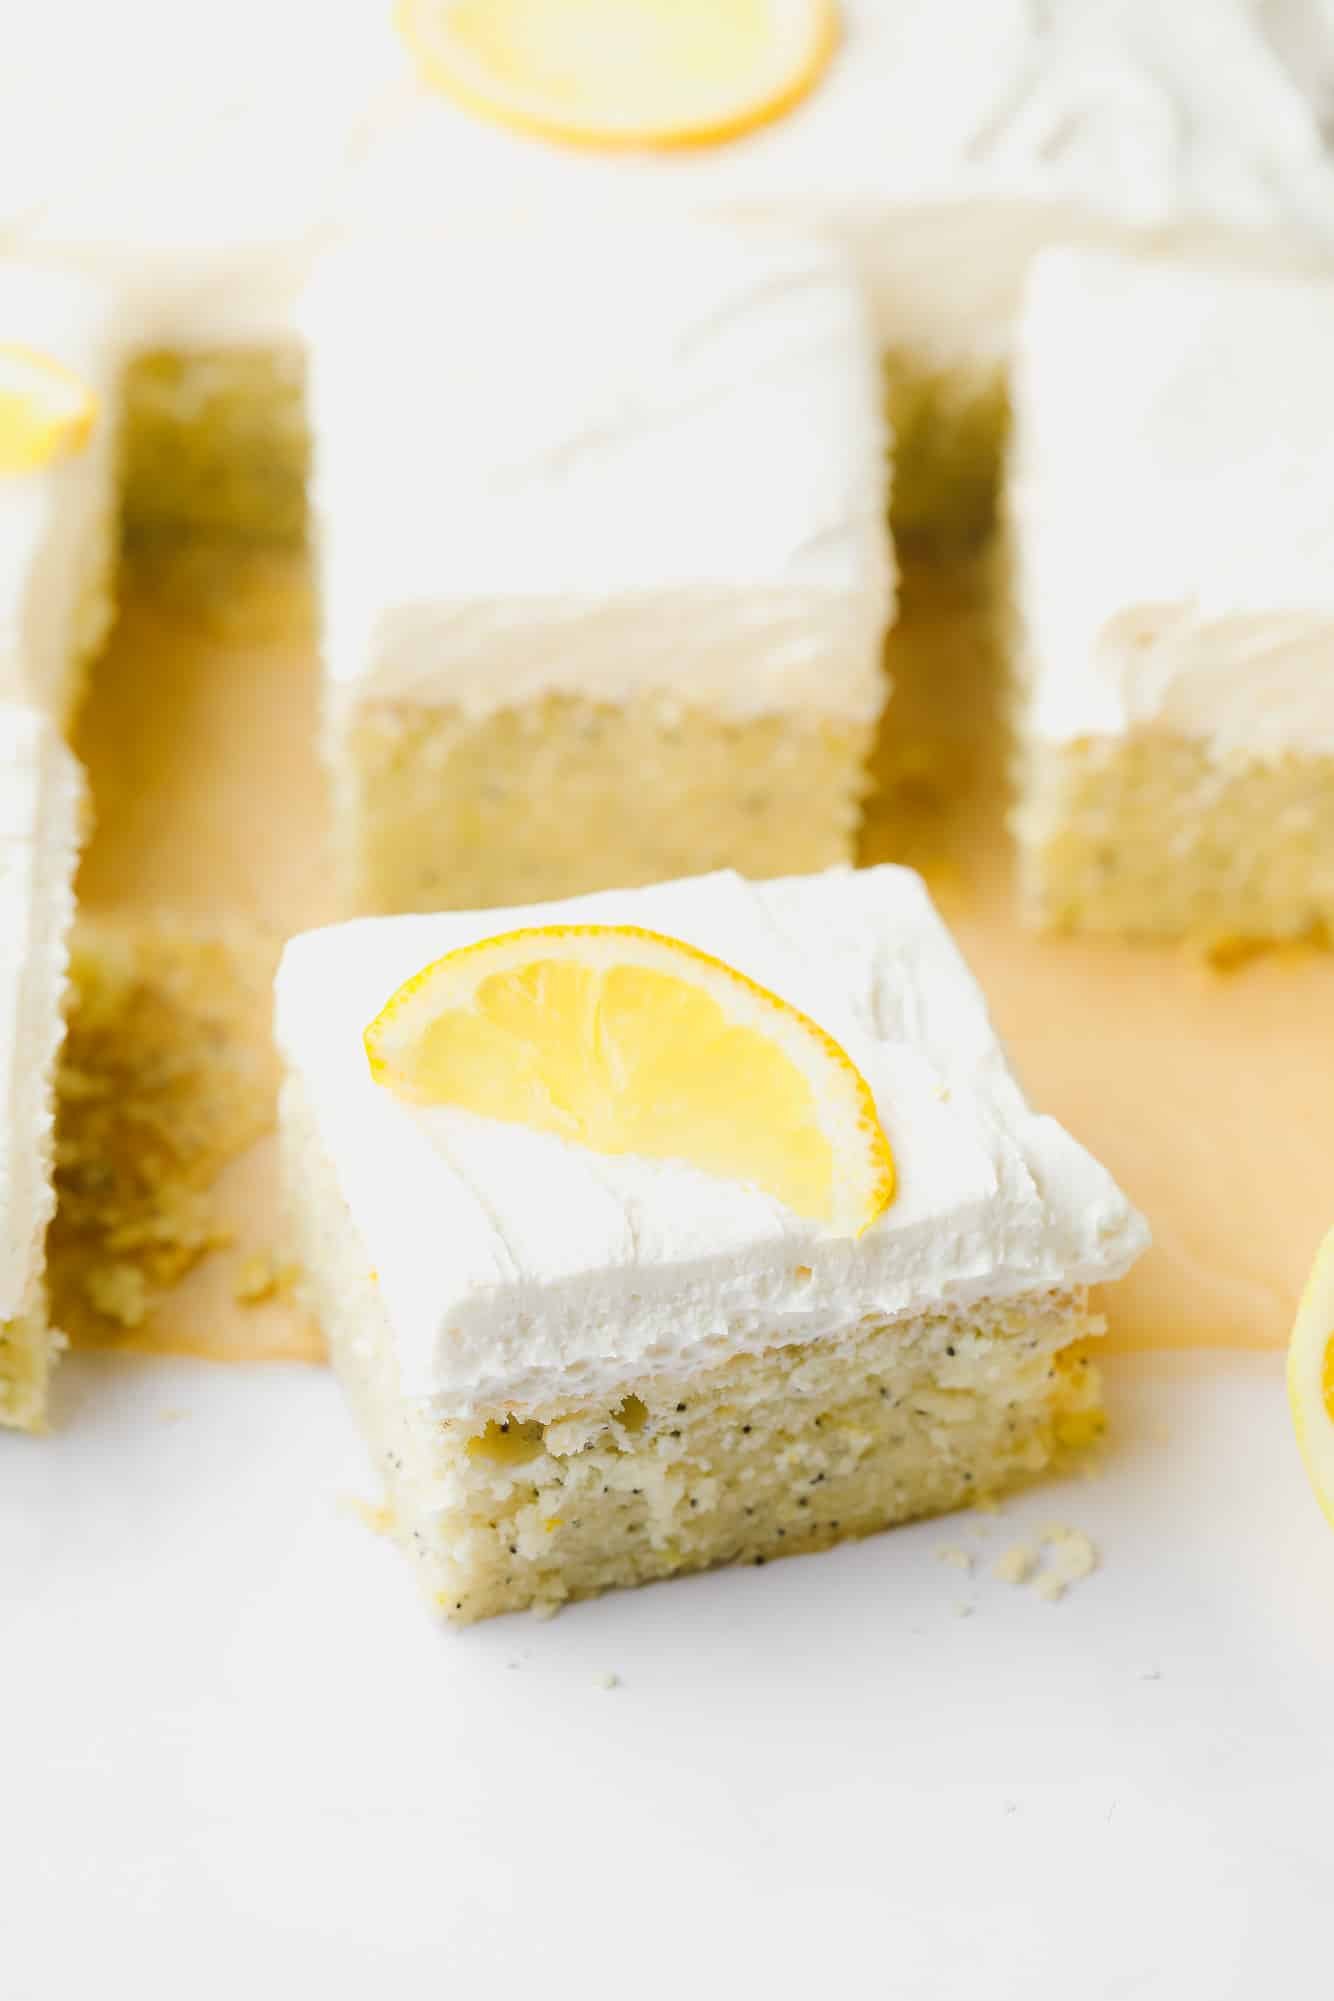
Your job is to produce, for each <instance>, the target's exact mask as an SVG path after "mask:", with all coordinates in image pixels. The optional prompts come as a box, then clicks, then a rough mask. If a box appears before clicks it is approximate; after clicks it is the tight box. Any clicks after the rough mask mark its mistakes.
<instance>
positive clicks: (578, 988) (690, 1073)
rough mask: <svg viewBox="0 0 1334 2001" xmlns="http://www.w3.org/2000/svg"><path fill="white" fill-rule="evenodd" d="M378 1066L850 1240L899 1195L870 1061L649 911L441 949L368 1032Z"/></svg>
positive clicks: (426, 1099)
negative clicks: (689, 1173) (754, 1197)
mask: <svg viewBox="0 0 1334 2001" xmlns="http://www.w3.org/2000/svg"><path fill="white" fill-rule="evenodd" d="M366 1053H367V1055H368V1057H369V1058H370V1065H371V1074H372V1076H373V1077H375V1079H376V1080H377V1082H379V1083H381V1084H383V1085H384V1086H386V1088H387V1089H389V1090H390V1091H392V1092H393V1093H394V1095H395V1096H397V1097H399V1098H402V1099H404V1100H405V1101H407V1102H408V1103H411V1104H415V1105H448V1106H451V1107H455V1108H457V1109H459V1110H464V1111H469V1112H474V1113H477V1114H479V1115H480V1116H482V1117H483V1118H488V1119H499V1120H503V1121H505V1122H507V1123H510V1124H514V1125H522V1126H527V1127H529V1128H530V1129H531V1130H533V1131H534V1132H541V1133H553V1134H556V1135H557V1136H558V1137H560V1138H562V1139H565V1140H569V1141H572V1142H574V1143H575V1144H576V1145H579V1146H585V1147H589V1148H591V1149H592V1150H593V1151H594V1152H596V1153H602V1154H637V1155H641V1156H644V1157H647V1158H650V1159H658V1160H680V1161H688V1162H689V1163H690V1164H691V1165H692V1166H695V1167H698V1168H701V1169H703V1170H704V1171H705V1172H706V1173H709V1174H714V1175H720V1176H724V1177H726V1178H727V1179H729V1180H733V1181H740V1182H745V1183H747V1184H749V1185H751V1186H754V1187H757V1188H761V1189H763V1190H765V1191H766V1192H767V1193H768V1194H770V1195H775V1196H777V1197H778V1199H779V1200H780V1201H782V1202H784V1203H786V1204H787V1206H788V1207H789V1208H790V1209H793V1210H795V1211H796V1212H797V1214H798V1215H800V1216H804V1217H807V1218H809V1219H811V1220H812V1221H815V1222H819V1223H822V1224H825V1225H826V1226H827V1227H828V1228H829V1230H830V1231H831V1232H833V1233H834V1234H837V1235H839V1236H859V1235H860V1234H861V1232H862V1231H863V1230H865V1229H866V1228H867V1226H868V1224H870V1223H873V1222H874V1221H875V1219H876V1217H877V1216H878V1215H879V1214H880V1213H881V1211H882V1210H883V1209H884V1208H885V1207H886V1206H887V1204H888V1203H889V1201H890V1199H891V1198H892V1196H893V1194H894V1158H893V1155H892V1154H891V1152H890V1149H889V1142H888V1140H887V1139H886V1138H885V1135H884V1132H883V1130H882V1128H881V1125H880V1119H879V1116H878V1114H877V1112H876V1106H875V1099H874V1098H873V1096H872V1094H871V1089H870V1086H869V1085H868V1084H867V1082H866V1080H865V1078H864V1077H863V1076H862V1075H861V1072H860V1071H859V1070H858V1069H857V1068H856V1066H855V1065H854V1064H853V1063H852V1061H851V1060H850V1058H849V1057H848V1056H847V1054H846V1053H845V1052H844V1050H843V1049H841V1048H840V1047H839V1045H838V1043H837V1042H835V1041H834V1039H833V1037H832V1036H830V1035H827V1034H826V1033H825V1031H824V1030H823V1029H822V1028H820V1027H818V1026H817V1025H816V1023H815V1022H813V1021H811V1020H810V1019H809V1018H808V1017H807V1016H806V1015H804V1014H801V1013H799V1012H798V1011H797V1009H796V1008H794V1007H791V1006H789V1005H788V1003H787V1002H786V1001H783V1000H780V999H779V998H778V996H777V995H776V994H771V993H769V992H768V991H767V990H766V989H765V988H764V987H761V986H757V985H756V983H755V982H754V981H753V980H749V979H747V978H746V977H745V975H744V974H742V973H738V972H736V971H735V970H734V969H733V968H732V967H731V966H727V965H724V964H723V962H722V961H721V960H720V959H713V958H710V957H709V956H708V955H707V954H706V953H704V952H697V951H696V950H695V949H694V948H693V947H692V946H690V945H683V944H682V943H681V942H680V941H679V940H678V939H675V938H665V937H662V936H660V935H659V934H658V933H657V932H654V931H642V930H640V929H639V928H638V927H637V926H633V925H626V926H622V925H600V924H588V925H583V924H580V925H569V926H565V925H561V926H555V927H552V928H539V929H534V930H525V931H511V932H507V933H506V934H505V935H504V936H502V937H499V938H487V939H485V940H483V941H482V943H480V944H477V945H468V946H465V947H464V948H463V949H462V950H461V951H458V952H450V953H448V954H447V955H446V956H445V957H444V958H443V959H437V960H436V961H435V962H434V964H432V965H429V966H427V967H426V968H425V969H424V971H422V972H420V973H417V974H415V975H414V977H413V978H412V979H410V980H408V981H406V982H405V983H404V985H403V986H401V987H400V988H399V989H398V991H397V993H395V994H394V995H393V996H392V998H391V999H390V1000H389V1001H388V1003H387V1004H386V1006H385V1007H384V1008H383V1009H382V1011H381V1012H380V1014H378V1015H377V1016H376V1018H375V1020H374V1021H373V1022H372V1023H371V1025H370V1027H369V1028H368V1029H367V1030H366Z"/></svg>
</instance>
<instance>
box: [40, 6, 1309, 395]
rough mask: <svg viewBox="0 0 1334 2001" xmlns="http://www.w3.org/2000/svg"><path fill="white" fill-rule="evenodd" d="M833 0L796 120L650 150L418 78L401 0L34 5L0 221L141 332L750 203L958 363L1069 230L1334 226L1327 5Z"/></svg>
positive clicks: (1277, 231) (890, 335)
mask: <svg viewBox="0 0 1334 2001" xmlns="http://www.w3.org/2000/svg"><path fill="white" fill-rule="evenodd" d="M841 13H842V17H843V24H844V33H843V38H842V44H841V47H840V49H839V51H838V53H837V56H836V58H835V61H834V63H833V65H832V67H831V69H830V71H829V73H828V75H827V76H826V77H825V79H824V80H823V81H822V83H821V84H820V86H819V88H818V89H816V90H815V91H814V92H813V93H812V94H811V96H810V97H809V99H807V100H806V101H805V102H803V103H802V104H801V105H799V106H798V107H797V108H796V109H795V110H794V111H792V112H791V113H790V114H788V115H787V116H785V117H784V118H782V119H780V120H779V121H777V122H776V123H775V124H773V125H772V126H770V127H768V128H766V129H764V130H761V131H758V132H755V133H753V134H751V135H750V136H748V137H746V138H744V139H741V140H738V141H735V142H733V143H731V144H728V145H724V146H717V147H705V148H701V149H695V150H688V151H685V152H682V153H678V154H674V155H652V156H643V157H635V156H626V155H619V154H618V155H615V156H607V155H599V154H597V153H592V152H586V151H581V150H579V149H577V148H573V147H560V146H556V145H550V144H545V143H543V142H542V141H539V140H533V139H526V138H523V137H520V136H518V135H516V134H512V133H508V132H505V131H503V130H500V129H498V128H495V127H492V126H489V125H487V124H485V123H484V122H482V121H480V120H478V119H476V118H474V117H472V116H470V115H469V114H468V113H467V112H465V111H462V110H460V109H459V108H457V107H456V106H455V105H454V104H452V103H451V102H450V101H449V100H447V99H445V98H443V97H441V96H439V95H438V94H436V93H434V92H432V91H429V90H428V89H426V88H425V87H423V86H421V85H420V84H419V83H418V82H417V81H416V79H415V77H414V74H413V71H412V68H411V65H410V63H409V61H408V58H407V56H406V54H405V52H404V50H403V49H402V48H401V46H400V45H399V43H398V41H397V39H396V37H395V35H394V33H393V31H392V27H391V14H392V9H391V8H389V7H388V6H387V5H385V4H384V0H344V4H342V5H340V6H338V7H330V6H328V5H327V0H286V4H284V5H283V6H281V7H274V6H273V5H272V4H271V0H234V3H233V4H232V5H231V6H229V7H227V8H220V9H215V10H213V11H212V12H211V13H203V12H201V10H199V9H190V8H181V7H180V6H179V5H171V4H168V0H122V4H121V5H120V6H118V7H116V8H115V9H102V10H96V9H89V8H88V7H87V6H86V4H84V0H44V4H43V6H42V7H40V8H37V9H33V10H30V18H29V19H28V20H27V21H25V24H24V33H23V35H22V36H21V37H12V38H11V42H15V41H16V42H17V43H18V44H19V46H18V47H16V48H12V49H9V50H7V52H6V57H7V59H6V63H5V65H4V70H3V75H2V76H0V239H2V240H4V241H6V242H8V243H9V244H10V245H11V246H13V245H14V244H16V243H17V244H21V245H27V246H30V247H36V248H39V249H41V250H42V251H43V252H44V253H50V254H52V255H56V256H62V257H68V256H74V257H76V258H78V259H80V260H87V261H89V262H91V263H92V264H94V265H95V266H96V267H97V268H99V269H102V270H110V271H113V272H114V273H115V274H116V275H117V276H118V277H120V278H121V279H123V281H124V282H125V284H126V286H127V287H128V289H129V291H130V293H131V295H132V297H133V300H134V302H135V305H136V310H137V312H138V315H139V319H140V324H141V327H142V329H143V332H144V336H145V337H146V338H171V339H186V340H188V339H192V338H193V339H199V340H204V341H207V340H211V339H218V338H232V337H237V336H238V335H240V336H245V335H252V336H257V337H262V336H264V335H266V334H267V335H269V336H271V335H272V334H273V333H274V332H275V331H279V330H281V328H282V327H283V326H284V324H285V315H286V312H287V309H288V306H289V303H290V299H291V296H292V291H293V287H294V284H295V283H297V282H299V279H300V276H301V274H302V273H303V271H304V269H305V266H306V263H307V261H308V260H309V257H310V255H311V254H312V250H313V247H314V246H315V245H316V244H317V243H318V242H320V241H322V240H325V239H326V238H327V237H328V235H329V234H330V233H331V232H334V231H338V230H342V229H345V228H348V227H351V228H357V227H360V226H365V227H367V228H369V229H370V230H371V231H373V232H375V233H379V232H380V231H382V230H383V229H384V228H386V227H399V226H406V227H408V228H410V229H412V230H414V231H425V232H428V233H430V234H435V233H437V232H438V231H439V230H440V229H441V228H442V226H443V227H446V228H449V227H452V226H455V225H457V223H458V222H459V221H460V220H461V219H463V218H464V217H465V216H467V215H476V214H477V213H479V212H485V213H490V214H492V215H502V216H507V217H510V218H514V217H516V216H524V215H527V216H532V215H534V214H542V213H547V214H550V213H553V212H554V213H556V214H558V216H559V219H560V226H561V227H562V229H563V230H565V231H567V232H568V231H570V229H571V224H572V222H574V221H576V220H577V221H578V222H579V223H583V222H585V221H587V220H588V219H589V217H590V216H591V215H592V214H593V213H594V212H595V211H599V210H608V209H611V210H619V211H621V212H622V213H625V214H628V215H629V216H631V217H632V218H633V219H634V220H635V221H636V222H637V223H639V224H640V225H641V226H642V225H643V223H644V221H645V219H646V217H647V216H648V215H649V214H650V213H651V212H652V211H653V210H654V209H662V210H666V211H667V212H668V213H672V212H675V213H677V214H680V213H682V212H684V211H690V212H701V213H713V214H717V215H724V216H732V217H735V216H744V217H746V218H747V219H757V220H760V221H764V222H776V223H778V224H779V225H780V226H781V227H784V228H789V229H790V228H792V227H806V226H809V225H813V226H815V227H817V228H821V229H824V228H827V229H829V230H831V231H833V232H835V233H837V234H838V235H840V236H841V237H843V238H845V239H846V240H847V242H848V243H850V244H851V245H852V246H853V247H854V249H855V250H856V252H857V255H858V258H859V261H860V265H861V269H862V272H863V275H864V277H865V279H866V281H867V282H868V284H869V286H870V288H871V291H872V294H873V298H874V304H875V308H876V315H877V323H878V325H879V328H880V331H881V333H882V336H883V338H884V339H885V340H886V341H891V342H894V343H896V344H906V345H916V344H924V345H926V346H927V347H928V348H930V349H932V350H938V351H939V352H940V354H941V355H942V356H957V355H958V354H959V353H960V352H965V351H968V350H969V349H970V348H971V347H972V346H974V345H975V344H981V345H982V346H984V347H989V348H993V349H994V347H995V346H996V343H997V341H998V340H999V339H1000V338H1001V334H1002V328H1003V323H1004V321H1005V320H1006V318H1007V317H1008V315H1009V312H1010V310H1011V308H1012V305H1013V300H1014V294H1015V289H1016V286H1017V284H1018V282H1019V279H1020V277H1021V274H1022V272H1023V269H1024V267H1025V264H1026V262H1027V260H1028V258H1029V257H1030V256H1031V254H1032V252H1033V251H1034V250H1035V249H1036V248H1037V247H1038V246H1039V245H1040V244H1042V243H1044V242H1051V241H1058V240H1061V239H1062V238H1065V237H1069V236H1070V235H1071V234H1077V235H1080V236H1086V235H1088V234H1090V233H1092V234H1094V235H1110V236H1120V235H1123V234H1125V233H1127V232H1133V233H1135V234H1137V235H1138V236H1140V237H1141V238H1142V239H1144V238H1147V239H1153V240H1156V239H1158V238H1160V237H1164V236H1169V237H1170V236H1175V235H1180V234H1181V233H1182V232H1189V233H1192V234H1200V233H1203V234H1206V235H1216V236H1221V237H1229V238H1233V239H1236V241H1237V242H1238V243H1239V244H1240V246H1241V247H1243V248H1249V249H1250V250H1251V251H1252V252H1253V253H1254V254H1258V255H1260V256H1262V257H1274V256H1279V257H1282V256H1300V257H1305V256H1308V255H1310V254H1311V252H1312V247H1313V244H1315V243H1316V242H1317V241H1318V240H1319V239H1321V238H1323V239H1324V241H1325V243H1326V245H1327V244H1328V230H1329V227H1330V225H1329V220H1328V218H1329V214H1330V208H1331V194H1330V180H1329V174H1328V169H1327V167H1326V166H1325V164H1324V162H1323V161H1322V158H1321V148H1320V136H1319V114H1320V112H1321V109H1322V107H1323V99H1322V97H1321V94H1320V85H1321V82H1322V81H1327V78H1328V74H1329V49H1330V46H1331V41H1332V40H1334V36H1332V35H1331V29H1330V23H1329V16H1328V10H1327V9H1326V8H1324V7H1323V6H1322V0H1283V4H1281V5H1280V4H1278V0H1209V4H1207V5H1192V6H1175V7H1174V6H1170V5H1168V6H1165V5H1164V4H1163V0H1061V4H1060V5H1059V6H1048V5H1045V4H1039V0H981V4H979V0H842V5H841ZM103 16H105V18H102V17H103ZM127 51H136V52H137V55H138V60H137V61H127V60H126V52H127ZM112 75H114V77H115V79H116V85H115V89H114V90H113V89H109V88H108V87H107V82H106V79H107V77H108V76H112ZM164 76H170V77H171V79H172V88H171V90H170V92H166V93H164V91H163V89H162V83H161V80H162V78H163V77H164ZM72 161H73V162H77V163H80V164H77V165H74V166H72V165H71V162H72ZM84 162H87V163H91V164H89V165H84V164H82V163H84ZM532 303H533V304H535V305H536V306H537V307H538V308H539V309H541V308H543V307H544V306H545V303H546V300H545V297H543V296H541V295H538V294H536V293H534V295H533V301H532Z"/></svg>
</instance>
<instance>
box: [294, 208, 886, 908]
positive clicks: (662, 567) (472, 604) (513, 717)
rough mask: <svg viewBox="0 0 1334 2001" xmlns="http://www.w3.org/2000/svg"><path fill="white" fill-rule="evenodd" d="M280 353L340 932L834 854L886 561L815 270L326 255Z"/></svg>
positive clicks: (867, 687) (779, 867) (855, 797)
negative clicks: (299, 467)
mask: <svg viewBox="0 0 1334 2001" xmlns="http://www.w3.org/2000/svg"><path fill="white" fill-rule="evenodd" d="M305 323H306V326H307V328H308V331H309V338H310V390H309V399H310V421H311V426H312V433H313V439H314V471H313V487H312V500H313V509H314V516H315V520H316V523H317V550H318V555H317V561H318V572H319V596H320V605H321V622H322V631H323V650H324V663H325V673H326V705H327V713H326V745H327V755H328V761H329V766H330V771H331V776H332V786H333V806H334V819H335V839H336V843H337V852H338V860H339V865H340V869H341V874H342V879H343V884H344V888H345V891H346V896H347V900H348V902H349V905H350V907H351V908H353V909H363V910H390V911H394V910H414V909H416V910H420V909H439V908H442V907H450V906H452V907H479V908H480V907H483V906H485V905H489V904H503V903H516V902H527V901H533V900H537V899H542V898H547V897H552V896H558V895H566V894H571V893H575V892H579V891H583V890H588V889H596V888H602V887H605V886H606V885H608V884H610V883H641V882H648V881H653V880H659V879H664V878H667V877H672V876H678V875H683V874H691V873H696V872H698V871H700V870H704V869H708V868H710V867H715V866H731V867H736V868H738V869H741V870H743V871H745V872H747V873H749V874H752V875H759V876H763V875H778V874H782V873H784V872H791V871H794V870H800V869H813V868H819V867H823V866H826V865H827V864H829V863H832V862H836V861H840V860H843V859H846V858H848V857H849V856H850V854H851V852H852V845H853V840H854V837H855V834H856V829H857V824H858V819H859V813H860V802H861V798H862V794H863V792H864V790H865V789H866V783H867V780H866V776H865V764H866V759H867V756H868V753H869V750H870V747H871V742H872V738H873V735H874V730H875V724H876V720H877V717H878V716H879V713H880V709H881V706H882V703H883V701H884V697H885V692H886V683H885V680H884V678H883V674H882V666H881V649H882V641H883V637H884V631H885V626H886V623H887V620H888V618H889V615H890V611H891V605H892V563H891V557H890V551H889V546H888V538H887V531H886V528H885V448H884V435H883V426H882V422H881V418H880V412H879V394H878V383H877V373H876V363H875V357H874V354H873V351H872V347H871V342H870V335H869V331H868V328H867V325H866V321H865V314H864V310H863V305H862V300H861V296H860V293H859V291H858V288H857V286H856V284H855V283H854V281H853V280H852V278H851V277H850V276H849V275H848V274H847V273H846V272H845V270H844V267H843V265H842V262H841V260H840V259H839V257H838V256H837V254H836V253H834V252H832V251H830V250H827V249H824V248H822V247H819V246H813V245H809V244H805V243H802V242H796V243H791V242H787V241H773V240H770V239H768V238H765V237H754V236H748V235H745V234H740V233H734V232H732V231H729V230H720V229H710V228H707V227H701V228H698V229H686V230H677V229H660V230H655V231H653V232H652V233H643V232H633V233H626V232H620V231H617V232H601V233H598V232H594V233H583V234H581V235H580V236H579V237H578V238H577V239H576V240H572V239H571V238H570V237H569V236H568V235H561V236H559V237H558V238H557V239H556V240H554V241H552V240H550V239H548V240H545V241H544V240H541V239H539V238H537V237H535V236H527V235H524V234H521V233H513V232H511V233H510V234H508V235H500V236H486V237H482V238H474V239H471V240H470V241H468V242H466V243H465V242H455V243H454V244H453V245H452V246H451V247H449V248H448V249H446V248H445V247H444V246H437V247H436V248H435V249H434V250H432V252H431V253H430V254H429V255H427V256H423V255H421V254H420V251H416V252H413V251H409V250H408V249H406V248H399V249H397V250H395V251H391V252H389V253H386V254H383V255H379V256H375V257H368V256H362V255H355V254H348V255H345V256H340V257H337V258H334V259H332V260H331V261H330V262H329V263H328V264H327V265H326V267H325V268H324V270H323V271H322V273H321V274H320V276H319V277H318V278H317V280H316V281H315V284H314V286H313V288H312V292H311V296H310V299H309V301H308V304H307V310H306V314H305Z"/></svg>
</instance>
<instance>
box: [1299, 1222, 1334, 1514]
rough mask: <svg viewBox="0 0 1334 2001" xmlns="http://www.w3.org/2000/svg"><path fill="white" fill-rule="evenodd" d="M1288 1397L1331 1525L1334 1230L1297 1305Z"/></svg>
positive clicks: (1333, 1499)
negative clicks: (1299, 1303)
mask: <svg viewBox="0 0 1334 2001" xmlns="http://www.w3.org/2000/svg"><path fill="white" fill-rule="evenodd" d="M1288 1398H1289V1401H1290V1403H1291V1405H1292V1422H1293V1426H1294V1429H1295V1430H1296V1433H1297V1443H1298V1445H1299V1447H1300V1448H1301V1454H1302V1458H1303V1460H1304V1461H1305V1464H1306V1470H1307V1472H1308V1474H1309V1475H1310V1478H1311V1485H1312V1486H1313V1487H1314V1488H1315V1492H1316V1499H1317V1500H1318V1501H1319V1503H1320V1505H1321V1507H1322V1508H1323V1509H1324V1511H1325V1513H1326V1515H1328V1517H1329V1519H1330V1522H1331V1523H1334V1230H1332V1231H1331V1232H1330V1234H1329V1235H1328V1236H1327V1237H1326V1238H1325V1241H1324V1243H1323V1244H1322V1245H1321V1246H1320V1252H1319V1255H1318V1256H1317V1258H1316V1261H1315V1264H1314V1265H1313V1266H1312V1268H1311V1276H1310V1278H1309V1279H1308V1280H1307V1282H1306V1290H1305V1292H1304V1293H1303V1294H1302V1300H1301V1305H1300V1306H1299V1307H1298V1309H1297V1319H1296V1321H1295V1323H1294V1325H1293V1329H1292V1338H1291V1340H1290V1341H1289V1343H1288Z"/></svg>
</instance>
